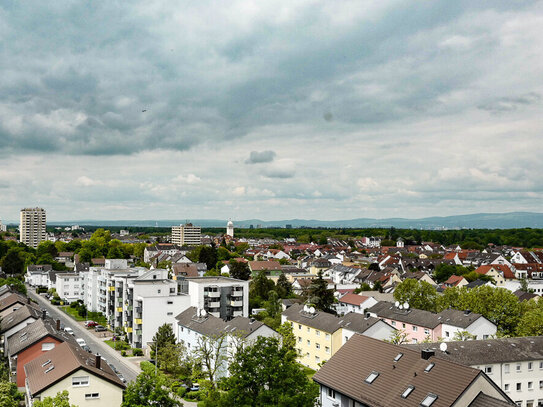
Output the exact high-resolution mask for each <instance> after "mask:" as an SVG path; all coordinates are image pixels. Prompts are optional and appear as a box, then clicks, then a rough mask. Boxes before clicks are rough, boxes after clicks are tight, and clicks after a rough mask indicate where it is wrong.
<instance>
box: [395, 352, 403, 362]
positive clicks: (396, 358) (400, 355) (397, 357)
mask: <svg viewBox="0 0 543 407" xmlns="http://www.w3.org/2000/svg"><path fill="white" fill-rule="evenodd" d="M402 356H403V353H398V354H397V355H396V357H395V358H394V362H397V361H398V360H400V359H401V358H402Z"/></svg>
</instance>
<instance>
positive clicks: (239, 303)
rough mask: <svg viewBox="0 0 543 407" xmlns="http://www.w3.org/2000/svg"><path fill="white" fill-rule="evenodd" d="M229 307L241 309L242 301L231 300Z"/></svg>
mask: <svg viewBox="0 0 543 407" xmlns="http://www.w3.org/2000/svg"><path fill="white" fill-rule="evenodd" d="M230 305H231V306H232V307H243V301H241V300H231V301H230Z"/></svg>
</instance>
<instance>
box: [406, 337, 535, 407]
mask: <svg viewBox="0 0 543 407" xmlns="http://www.w3.org/2000/svg"><path fill="white" fill-rule="evenodd" d="M406 347H408V348H410V349H416V350H421V349H430V350H431V351H433V352H434V353H435V356H436V358H439V359H444V360H449V361H451V362H455V363H460V364H462V365H465V366H471V367H473V368H476V369H481V370H482V371H484V372H485V373H486V375H487V376H488V377H489V378H490V379H491V380H492V381H493V382H494V383H495V384H496V385H497V386H498V387H500V389H502V390H503V391H504V392H505V393H506V394H507V395H508V396H509V397H511V399H512V400H513V401H514V402H515V404H516V405H517V406H519V407H538V406H543V337H542V336H533V337H522V338H499V339H489V340H485V341H463V342H450V343H448V344H447V349H446V351H445V352H443V351H441V349H440V344H439V343H426V344H420V345H406Z"/></svg>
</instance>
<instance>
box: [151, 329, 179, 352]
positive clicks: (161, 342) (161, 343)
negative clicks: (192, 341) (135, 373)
mask: <svg viewBox="0 0 543 407" xmlns="http://www.w3.org/2000/svg"><path fill="white" fill-rule="evenodd" d="M175 342H176V341H175V334H174V332H173V329H172V326H171V325H170V324H164V325H161V326H159V327H158V331H157V332H156V334H155V336H153V343H152V344H151V358H153V359H154V358H155V353H156V349H157V347H158V353H159V354H160V352H162V349H165V348H166V346H167V345H175Z"/></svg>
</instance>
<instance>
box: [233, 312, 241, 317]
mask: <svg viewBox="0 0 543 407" xmlns="http://www.w3.org/2000/svg"><path fill="white" fill-rule="evenodd" d="M232 315H233V316H235V317H242V316H243V311H234V312H232Z"/></svg>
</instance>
